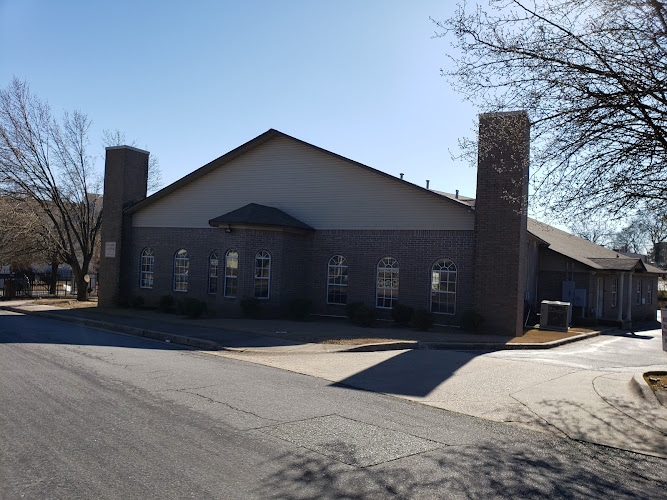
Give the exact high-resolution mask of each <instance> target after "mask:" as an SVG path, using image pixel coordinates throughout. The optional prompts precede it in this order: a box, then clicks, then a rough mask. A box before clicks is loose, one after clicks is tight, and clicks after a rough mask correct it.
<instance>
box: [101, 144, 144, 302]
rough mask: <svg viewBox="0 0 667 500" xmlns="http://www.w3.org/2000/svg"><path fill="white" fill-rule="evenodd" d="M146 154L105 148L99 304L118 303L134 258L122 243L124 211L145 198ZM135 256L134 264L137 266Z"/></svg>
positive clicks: (126, 230) (126, 219)
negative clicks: (123, 271)
mask: <svg viewBox="0 0 667 500" xmlns="http://www.w3.org/2000/svg"><path fill="white" fill-rule="evenodd" d="M148 155H149V153H148V151H142V150H141V149H137V148H133V147H130V146H114V147H108V148H106V163H105V168H104V198H103V204H104V206H103V208H102V228H101V239H102V251H101V255H100V268H99V273H100V278H99V290H98V300H99V305H100V306H101V307H114V306H115V305H117V301H118V298H119V295H120V293H121V290H122V289H123V287H124V286H125V285H126V284H127V283H126V282H127V279H128V277H127V274H128V273H127V270H128V269H130V267H129V266H131V265H132V262H133V260H132V256H131V255H128V252H127V249H126V248H125V245H123V243H124V242H125V243H127V242H128V241H129V231H130V229H131V223H132V221H131V217H130V216H128V215H124V214H123V210H124V209H126V208H127V207H129V206H130V205H133V204H135V203H137V202H138V201H141V200H143V199H144V198H146V189H147V182H148ZM137 259H138V257H137V258H136V259H134V260H135V261H136V262H134V263H135V265H139V261H138V260H137ZM123 269H124V270H126V272H125V273H124V274H123V273H122V270H123Z"/></svg>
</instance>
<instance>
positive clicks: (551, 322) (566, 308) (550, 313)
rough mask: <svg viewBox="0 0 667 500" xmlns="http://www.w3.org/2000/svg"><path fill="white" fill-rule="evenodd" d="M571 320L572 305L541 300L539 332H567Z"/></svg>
mask: <svg viewBox="0 0 667 500" xmlns="http://www.w3.org/2000/svg"><path fill="white" fill-rule="evenodd" d="M571 319H572V304H570V303H569V302H560V301H558V300H543V301H542V304H541V307H540V330H556V331H561V332H567V331H568V330H569V327H570V320H571Z"/></svg>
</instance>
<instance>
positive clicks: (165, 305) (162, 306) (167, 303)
mask: <svg viewBox="0 0 667 500" xmlns="http://www.w3.org/2000/svg"><path fill="white" fill-rule="evenodd" d="M175 302H176V301H175V300H174V297H172V296H171V295H163V296H162V297H160V302H159V304H158V309H159V310H160V312H163V313H170V312H172V311H173V310H174V306H175Z"/></svg>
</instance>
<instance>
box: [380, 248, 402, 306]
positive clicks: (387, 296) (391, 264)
mask: <svg viewBox="0 0 667 500" xmlns="http://www.w3.org/2000/svg"><path fill="white" fill-rule="evenodd" d="M375 297H376V300H375V306H376V307H378V308H380V309H391V308H392V307H393V306H394V303H395V302H398V261H397V260H396V259H394V258H393V257H384V258H383V259H380V262H378V267H377V286H376V295H375Z"/></svg>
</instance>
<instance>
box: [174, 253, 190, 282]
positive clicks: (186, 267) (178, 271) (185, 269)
mask: <svg viewBox="0 0 667 500" xmlns="http://www.w3.org/2000/svg"><path fill="white" fill-rule="evenodd" d="M189 272H190V257H189V256H188V251H187V250H184V249H180V250H179V251H178V252H176V253H175V254H174V292H187V291H188V274H189Z"/></svg>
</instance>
